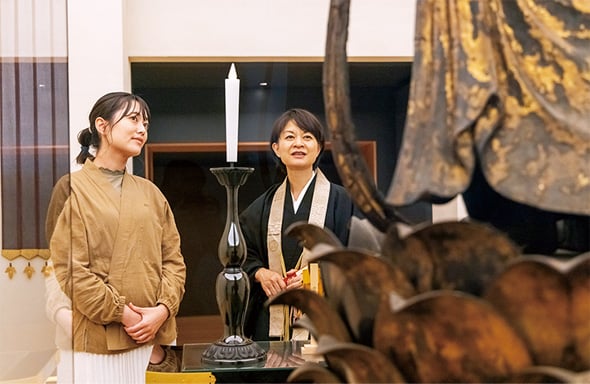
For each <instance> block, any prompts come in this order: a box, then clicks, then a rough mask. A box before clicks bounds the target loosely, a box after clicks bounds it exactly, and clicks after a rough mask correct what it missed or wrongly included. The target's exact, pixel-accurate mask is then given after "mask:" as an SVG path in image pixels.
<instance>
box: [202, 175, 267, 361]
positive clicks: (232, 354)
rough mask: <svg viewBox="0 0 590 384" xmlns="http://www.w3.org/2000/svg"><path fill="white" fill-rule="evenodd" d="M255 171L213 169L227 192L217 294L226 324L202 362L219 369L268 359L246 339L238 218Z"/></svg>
mask: <svg viewBox="0 0 590 384" xmlns="http://www.w3.org/2000/svg"><path fill="white" fill-rule="evenodd" d="M253 171H254V168H243V167H222V168H211V172H212V173H213V174H214V175H215V177H216V178H217V181H218V182H219V184H221V185H223V186H224V187H225V189H226V192H227V220H226V223H225V229H224V231H223V235H222V236H221V240H220V241H219V248H218V256H219V261H221V264H222V265H223V266H224V269H223V271H221V272H220V273H219V275H218V276H217V281H216V283H215V293H216V298H217V305H218V306H219V312H220V313H221V316H222V318H223V321H224V326H223V337H222V338H221V339H220V340H218V341H217V342H215V343H213V344H211V345H210V346H209V348H207V349H206V350H205V351H204V352H203V354H202V356H201V360H202V361H203V362H204V363H207V364H215V365H251V364H256V363H259V362H261V361H264V360H265V359H266V351H265V350H264V349H262V348H261V347H260V346H259V345H258V344H256V343H255V342H254V341H252V340H250V339H248V338H247V337H245V336H244V320H245V314H246V308H247V307H248V299H249V296H250V281H249V279H248V275H247V274H246V273H245V272H244V271H243V270H242V264H243V263H244V261H245V260H246V252H247V247H246V243H245V240H244V235H243V234H242V230H241V228H240V222H239V218H238V189H239V187H240V186H241V185H243V184H244V183H245V182H246V179H247V178H248V176H249V175H250V174H251V173H252V172H253Z"/></svg>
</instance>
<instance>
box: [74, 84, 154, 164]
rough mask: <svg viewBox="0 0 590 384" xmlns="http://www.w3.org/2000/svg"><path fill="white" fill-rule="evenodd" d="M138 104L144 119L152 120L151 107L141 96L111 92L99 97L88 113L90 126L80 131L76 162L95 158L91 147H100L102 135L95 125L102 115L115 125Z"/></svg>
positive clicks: (81, 162)
mask: <svg viewBox="0 0 590 384" xmlns="http://www.w3.org/2000/svg"><path fill="white" fill-rule="evenodd" d="M136 104H139V113H141V115H142V117H143V119H144V120H145V121H150V118H151V114H150V107H149V106H148V104H147V103H146V102H145V100H144V99H142V98H141V97H140V96H137V95H134V94H132V93H128V92H111V93H107V94H106V95H104V96H102V97H101V98H100V99H98V100H97V101H96V103H94V106H93V107H92V110H91V111H90V114H89V115H88V121H89V122H90V126H89V127H88V128H85V129H83V130H81V131H80V132H79V133H78V143H80V153H79V154H78V156H76V162H77V163H78V164H84V162H85V161H86V159H91V160H94V156H93V155H92V154H91V153H90V147H91V146H92V147H95V148H97V149H98V148H100V135H99V133H98V131H97V130H96V127H95V125H94V122H95V121H96V119H97V118H99V117H102V118H103V119H105V120H106V121H108V122H109V123H110V125H111V126H113V125H115V124H117V123H118V122H119V121H120V120H121V119H123V118H124V117H125V116H127V114H129V112H131V111H132V110H133V109H134V108H135V105H136ZM120 111H122V112H123V113H121V114H120V115H119V116H118V120H116V121H115V118H117V116H116V114H117V113H119V112H120Z"/></svg>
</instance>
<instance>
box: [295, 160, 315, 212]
mask: <svg viewBox="0 0 590 384" xmlns="http://www.w3.org/2000/svg"><path fill="white" fill-rule="evenodd" d="M314 176H315V170H314V171H313V173H312V174H311V177H310V178H309V180H308V181H307V183H306V184H305V186H304V187H303V189H302V190H301V193H300V194H299V198H298V199H297V200H295V197H293V193H291V200H293V212H295V213H297V210H298V209H299V206H300V205H301V201H303V196H305V192H307V188H309V185H310V184H311V182H312V180H313V178H314Z"/></svg>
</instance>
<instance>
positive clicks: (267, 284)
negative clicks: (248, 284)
mask: <svg viewBox="0 0 590 384" xmlns="http://www.w3.org/2000/svg"><path fill="white" fill-rule="evenodd" d="M255 278H256V280H257V281H258V282H259V283H260V285H261V286H262V289H263V290H264V293H266V296H268V297H272V296H275V295H277V294H279V293H280V292H282V291H285V290H287V289H295V288H303V278H302V276H301V273H299V271H298V270H297V269H291V270H289V271H287V273H286V277H283V276H281V275H280V274H279V273H277V272H274V271H271V270H270V269H266V268H260V269H258V271H256V274H255Z"/></svg>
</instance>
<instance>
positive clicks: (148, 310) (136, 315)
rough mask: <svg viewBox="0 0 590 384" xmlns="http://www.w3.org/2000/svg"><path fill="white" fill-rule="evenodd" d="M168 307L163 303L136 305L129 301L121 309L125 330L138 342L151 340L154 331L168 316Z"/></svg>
mask: <svg viewBox="0 0 590 384" xmlns="http://www.w3.org/2000/svg"><path fill="white" fill-rule="evenodd" d="M169 314H170V313H169V311H168V308H167V307H166V306H165V305H163V304H158V305H157V306H155V307H138V306H135V305H133V303H129V304H127V305H125V308H124V309H123V319H122V323H123V325H124V326H125V332H127V334H128V335H129V336H130V337H131V338H132V339H133V340H135V342H136V343H138V344H144V343H147V342H150V341H152V340H153V339H154V338H155V337H156V333H157V332H158V330H159V329H160V327H161V326H162V324H164V322H165V321H166V319H167V318H168V316H169Z"/></svg>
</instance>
